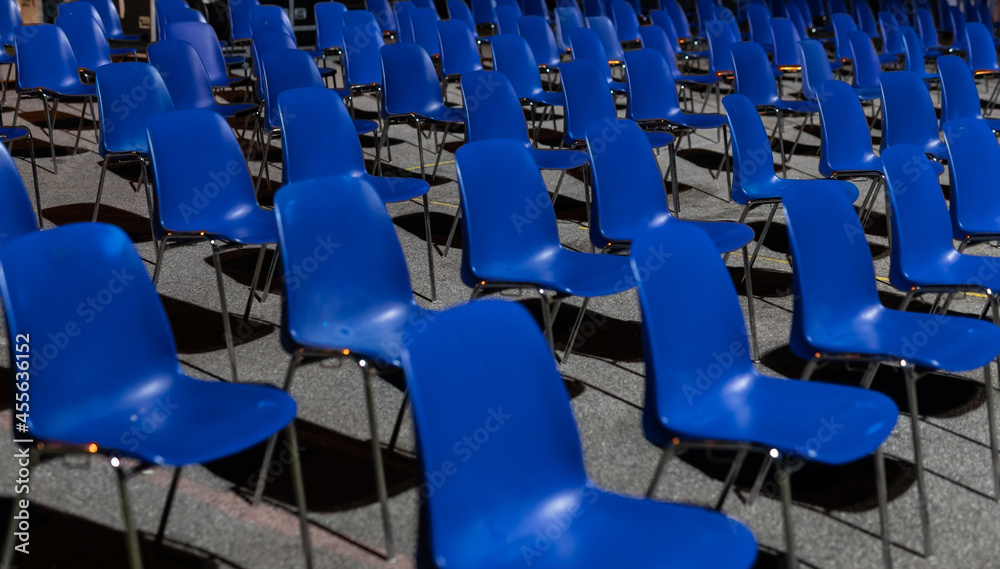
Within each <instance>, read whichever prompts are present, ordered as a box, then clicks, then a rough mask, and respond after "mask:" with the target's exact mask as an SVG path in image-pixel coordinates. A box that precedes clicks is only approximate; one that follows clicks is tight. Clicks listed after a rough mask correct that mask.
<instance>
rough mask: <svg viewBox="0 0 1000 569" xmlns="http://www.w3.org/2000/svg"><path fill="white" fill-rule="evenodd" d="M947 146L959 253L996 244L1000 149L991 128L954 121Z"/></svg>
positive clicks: (999, 233)
mask: <svg viewBox="0 0 1000 569" xmlns="http://www.w3.org/2000/svg"><path fill="white" fill-rule="evenodd" d="M944 139H945V142H946V143H947V146H948V165H949V168H948V175H949V176H950V179H951V181H950V183H949V185H950V186H951V200H950V201H951V208H950V209H951V221H952V230H953V237H954V238H955V239H957V240H959V241H961V245H960V247H959V250H960V251H961V250H964V249H965V248H966V247H967V246H968V245H969V244H971V243H978V242H982V241H991V240H996V239H997V238H998V236H1000V222H998V221H997V215H996V212H997V211H1000V209H998V208H1000V201H998V199H997V198H998V197H1000V196H998V194H997V192H996V190H995V186H996V176H997V175H998V172H1000V147H998V146H997V143H996V136H995V135H994V134H993V131H992V129H991V128H990V126H989V125H988V124H987V123H985V122H983V121H980V120H978V119H969V118H964V119H955V120H954V121H951V122H949V123H948V127H947V128H946V129H945V130H944Z"/></svg>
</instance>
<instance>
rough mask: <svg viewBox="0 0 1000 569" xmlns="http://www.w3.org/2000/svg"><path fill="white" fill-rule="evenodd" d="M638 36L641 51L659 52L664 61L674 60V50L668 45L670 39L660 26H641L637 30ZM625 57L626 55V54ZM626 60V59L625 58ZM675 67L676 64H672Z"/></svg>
mask: <svg viewBox="0 0 1000 569" xmlns="http://www.w3.org/2000/svg"><path fill="white" fill-rule="evenodd" d="M639 36H640V38H641V40H642V47H643V49H652V50H656V51H658V52H660V53H661V54H662V55H663V58H664V59H667V58H670V59H671V60H672V59H673V58H674V50H673V47H671V45H670V38H668V37H667V34H666V32H664V31H663V28H661V27H660V26H643V27H641V28H639ZM626 55H627V54H626ZM626 59H628V58H627V57H626ZM674 65H675V66H676V62H675V64H674Z"/></svg>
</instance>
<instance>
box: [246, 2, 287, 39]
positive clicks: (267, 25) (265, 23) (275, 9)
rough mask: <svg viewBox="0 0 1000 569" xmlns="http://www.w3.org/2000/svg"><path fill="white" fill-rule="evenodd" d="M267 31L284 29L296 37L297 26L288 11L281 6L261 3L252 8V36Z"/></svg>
mask: <svg viewBox="0 0 1000 569" xmlns="http://www.w3.org/2000/svg"><path fill="white" fill-rule="evenodd" d="M266 31H283V32H284V33H285V35H287V36H289V37H290V38H292V39H293V40H294V39H295V28H293V27H292V21H291V19H289V17H288V12H286V11H285V9H284V8H282V7H281V6H272V5H267V4H265V5H261V6H255V7H254V8H253V9H252V10H250V34H251V36H250V37H253V36H256V35H257V34H259V33H261V32H266Z"/></svg>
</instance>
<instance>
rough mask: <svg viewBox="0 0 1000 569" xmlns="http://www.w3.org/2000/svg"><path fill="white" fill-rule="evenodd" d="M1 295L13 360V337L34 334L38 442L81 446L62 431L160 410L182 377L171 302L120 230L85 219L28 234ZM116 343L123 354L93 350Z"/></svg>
mask: <svg viewBox="0 0 1000 569" xmlns="http://www.w3.org/2000/svg"><path fill="white" fill-rule="evenodd" d="M0 291H2V292H0V294H2V296H3V303H4V319H5V320H6V323H7V333H8V334H9V336H8V337H9V338H11V341H10V348H11V360H12V361H13V347H14V344H15V342H14V338H17V337H18V336H20V335H22V334H26V335H27V334H30V335H31V340H32V343H31V354H32V355H31V370H30V371H31V386H32V387H31V415H30V417H29V418H28V427H29V428H30V430H31V433H32V435H33V436H34V437H36V439H57V438H61V439H62V440H63V441H64V442H70V443H77V444H80V443H83V442H84V441H81V440H69V441H67V440H66V439H65V438H63V437H66V436H67V434H68V433H72V431H73V430H74V425H79V424H82V423H85V422H93V421H95V420H96V419H95V418H94V417H104V416H106V415H107V413H108V412H109V410H111V409H121V408H123V407H124V406H126V405H128V406H129V407H133V406H135V407H137V408H138V407H141V406H143V405H150V406H151V407H155V401H154V400H155V399H156V398H157V397H161V396H162V394H163V392H164V390H165V389H166V388H167V387H168V386H169V383H170V381H171V379H172V377H175V376H177V375H179V374H180V373H181V371H180V364H179V363H178V361H177V349H176V347H175V346H174V339H173V334H172V333H171V331H170V325H169V324H168V323H167V317H166V314H165V313H164V311H163V304H162V303H161V302H160V300H159V297H158V295H157V294H156V290H155V289H154V288H153V283H152V282H151V281H150V279H149V277H148V276H147V273H146V268H145V266H143V261H142V259H140V257H139V253H138V252H137V251H136V250H135V246H134V245H133V244H132V240H131V239H130V238H129V237H128V235H126V234H125V232H124V231H122V230H121V229H119V228H117V227H114V226H111V225H105V224H98V223H77V224H72V225H66V226H62V227H56V228H54V229H51V230H48V231H38V232H35V233H33V234H31V235H25V236H23V237H21V238H20V239H18V240H17V242H16V245H13V246H10V247H5V248H4V250H3V258H2V261H0ZM88 297H92V298H95V299H97V300H96V302H94V305H93V306H95V308H92V307H91V305H87V304H85V303H84V301H85V300H86V299H87V298H88ZM98 309H99V310H98ZM111 346H114V347H115V349H119V348H120V349H122V350H123V351H122V352H121V355H120V357H115V358H101V357H95V356H94V355H95V354H100V353H104V352H106V351H107V350H108V349H109V348H110V347H111ZM11 377H12V379H13V376H11Z"/></svg>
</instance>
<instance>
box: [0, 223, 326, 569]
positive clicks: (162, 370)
mask: <svg viewBox="0 0 1000 569" xmlns="http://www.w3.org/2000/svg"><path fill="white" fill-rule="evenodd" d="M109 275H118V278H117V280H116V279H115V278H112V279H111V282H110V284H109V281H108V278H109ZM106 290H112V291H115V292H114V302H112V303H109V304H107V305H103V309H102V311H101V312H100V314H99V315H97V317H96V318H92V319H91V320H92V321H87V324H86V325H83V326H76V328H75V330H76V334H75V335H74V336H73V337H72V338H69V337H68V336H67V332H68V331H69V328H68V327H67V323H76V322H80V321H81V316H86V314H87V313H84V314H81V313H80V312H79V311H78V305H79V302H80V299H81V298H85V297H86V296H88V295H92V294H94V291H106ZM0 291H2V296H3V302H4V314H5V321H6V323H7V332H8V334H9V337H10V338H11V339H12V342H13V339H14V338H18V337H24V336H25V335H28V334H29V333H30V334H34V335H35V336H36V338H37V340H36V341H38V342H40V343H41V342H42V339H43V336H42V335H43V334H44V333H45V332H46V331H51V332H49V338H59V337H62V338H65V345H62V344H60V346H59V350H58V357H52V358H50V359H45V360H44V361H45V365H42V361H43V359H42V358H43V357H44V356H43V354H44V353H45V352H42V353H35V354H34V355H33V356H32V358H31V361H32V366H31V385H32V387H31V415H30V417H29V419H28V420H27V425H28V428H29V429H30V431H31V435H32V439H34V441H36V443H35V444H32V445H30V446H28V447H27V449H28V453H29V454H30V457H31V460H33V461H37V460H40V456H39V455H42V454H45V453H51V452H53V451H52V450H50V449H55V452H57V453H60V454H65V453H67V452H77V453H81V454H89V453H93V452H98V453H101V454H103V455H106V456H108V458H109V460H110V463H111V466H112V467H113V469H114V471H115V473H116V475H117V476H116V478H117V481H118V489H119V493H120V494H121V498H122V514H123V517H124V521H125V542H126V545H127V549H128V559H129V566H130V567H132V568H138V567H141V566H142V561H141V553H140V549H139V535H138V532H137V531H136V525H135V523H134V520H133V518H132V512H131V509H130V507H129V493H128V480H129V478H131V477H132V476H134V475H135V474H138V470H139V469H146V468H148V467H149V465H157V466H164V467H170V466H172V467H174V474H173V483H172V486H171V488H176V486H177V483H178V481H179V479H180V474H181V469H182V467H184V466H187V465H191V464H200V463H205V462H209V461H213V460H217V459H220V458H224V457H226V456H229V455H232V454H235V453H238V452H241V451H243V450H246V449H248V448H250V447H252V446H254V445H256V444H257V443H259V442H262V441H264V440H265V439H267V437H269V436H271V435H272V434H274V433H276V432H278V431H280V430H282V429H284V430H285V434H286V435H287V441H288V449H289V454H290V457H289V458H290V462H291V470H292V480H293V484H294V489H295V497H296V507H297V509H298V515H299V522H300V525H299V527H300V530H301V531H302V546H303V552H304V554H305V559H306V565H307V567H312V550H311V547H310V545H309V523H308V518H307V517H306V502H305V492H304V490H303V485H302V468H301V465H300V463H299V455H298V442H297V440H296V436H295V426H294V423H293V420H294V419H295V413H296V405H295V401H294V400H293V399H292V398H291V397H289V396H288V395H287V394H285V393H282V392H280V391H279V390H277V389H273V388H272V387H270V386H265V385H235V384H226V383H222V382H217V381H203V380H199V379H195V378H193V377H190V376H188V375H185V374H184V373H183V372H182V370H181V364H180V361H179V360H178V358H177V348H176V346H175V344H174V339H173V334H172V333H171V330H170V325H169V323H168V322H167V317H166V314H165V313H164V311H163V305H162V304H161V303H160V299H159V297H158V296H157V294H156V291H155V290H154V288H153V286H152V284H151V283H150V281H149V277H147V276H146V268H145V266H144V265H143V261H142V259H141V258H140V257H139V254H138V252H137V251H136V250H135V247H134V246H133V245H132V241H131V239H129V237H128V236H127V235H126V234H125V232H124V231H122V230H121V229H118V228H117V227H112V226H109V225H103V224H89V223H88V224H83V223H80V224H73V225H68V226H64V227H58V228H55V229H52V230H49V231H40V232H35V233H34V234H32V235H25V236H23V237H21V238H19V239H18V240H17V241H16V244H13V245H11V246H9V247H5V248H4V249H3V257H2V262H0ZM88 310H89V309H88ZM95 315H96V313H95ZM60 335H61V336H60ZM57 341H59V340H57ZM36 345H37V344H36ZM48 345H53V344H51V343H50V344H48ZM34 347H35V345H33V346H32V348H34ZM110 350H120V353H119V354H118V356H117V357H115V358H100V357H95V356H94V355H95V354H102V353H107V352H108V351H110ZM12 351H13V346H12ZM84 367H85V368H86V369H88V370H91V371H92V372H93V375H91V374H90V373H87V374H81V372H80V370H81V369H82V368H84ZM163 402H169V405H171V408H170V412H168V413H164V412H163ZM136 425H149V427H143V431H142V434H143V436H142V437H141V438H136V437H132V436H123V434H128V433H131V432H134V431H132V429H134V428H135V427H136ZM121 458H133V459H138V460H139V461H140V465H139V467H138V468H137V469H132V470H128V471H126V468H125V464H124V463H123V462H122V461H121ZM169 496H170V497H169V498H168V501H167V503H166V505H165V506H164V510H163V515H162V516H161V518H160V525H159V531H158V532H157V537H156V540H155V542H156V543H157V545H159V544H161V543H162V541H163V536H164V532H165V530H166V525H167V521H168V515H169V512H170V509H171V504H172V500H173V497H174V493H173V492H170V493H169ZM14 512H15V511H14V510H11V516H12V518H11V523H10V525H9V533H8V535H7V539H6V548H5V551H4V553H3V559H4V560H8V561H9V560H10V555H11V553H12V548H13V545H14V531H15V528H16V527H17V524H15V523H14V519H13V515H14Z"/></svg>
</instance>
